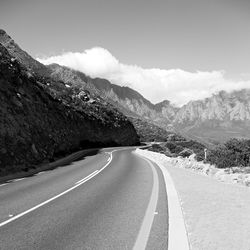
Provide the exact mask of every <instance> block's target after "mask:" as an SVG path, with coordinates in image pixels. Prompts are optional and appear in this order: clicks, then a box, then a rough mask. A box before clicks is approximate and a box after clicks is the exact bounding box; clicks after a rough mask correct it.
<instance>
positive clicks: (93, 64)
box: [38, 47, 250, 106]
mask: <svg viewBox="0 0 250 250" xmlns="http://www.w3.org/2000/svg"><path fill="white" fill-rule="evenodd" d="M38 60H39V61H40V62H42V63H44V64H51V63H58V64H60V65H64V66H68V67H70V68H73V69H75V70H79V71H82V72H83V73H85V74H87V75H89V76H91V77H102V78H106V79H108V80H110V81H111V82H112V83H114V84H118V85H121V86H129V87H131V88H133V89H135V90H137V91H138V92H140V93H141V94H142V95H143V96H144V97H145V98H147V99H149V100H150V101H151V102H153V103H156V102H160V101H162V100H166V99H167V100H170V101H171V102H172V103H175V104H176V105H179V106H180V105H183V104H185V103H187V102H188V101H190V100H198V99H203V98H206V97H209V96H211V95H212V94H213V93H215V92H217V91H220V90H226V91H232V90H237V89H242V88H250V81H238V82H236V81H231V80H227V79H225V72H223V71H211V72H200V71H197V72H195V73H191V72H187V71H184V70H181V69H170V70H164V69H157V68H153V69H144V68H141V67H139V66H136V65H126V64H123V63H120V62H119V61H118V60H117V59H116V58H115V57H114V56H113V55H112V54H111V53H110V52H109V51H108V50H106V49H103V48H99V47H95V48H92V49H88V50H85V51H84V52H81V53H78V52H76V53H73V52H68V53H64V54H62V55H59V56H53V57H49V58H43V59H39V58H38Z"/></svg>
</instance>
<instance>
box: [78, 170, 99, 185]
mask: <svg viewBox="0 0 250 250" xmlns="http://www.w3.org/2000/svg"><path fill="white" fill-rule="evenodd" d="M96 172H99V170H96V171H94V172H93V173H91V174H89V175H88V176H86V177H84V178H83V179H81V180H80V181H78V182H76V183H75V184H78V183H80V182H82V181H85V180H86V179H91V178H92V176H93V175H95V174H96Z"/></svg>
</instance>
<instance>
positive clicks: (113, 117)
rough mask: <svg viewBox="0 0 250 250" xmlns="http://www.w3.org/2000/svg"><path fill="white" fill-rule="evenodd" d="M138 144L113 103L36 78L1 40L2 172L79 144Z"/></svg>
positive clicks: (30, 163)
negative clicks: (11, 53) (10, 52)
mask: <svg viewBox="0 0 250 250" xmlns="http://www.w3.org/2000/svg"><path fill="white" fill-rule="evenodd" d="M138 143H139V140H138V136H137V134H136V131H135V129H134V127H133V125H132V124H131V123H130V122H129V120H128V119H127V118H126V117H125V116H124V115H122V114H121V113H120V112H118V111H117V110H116V109H114V108H113V107H112V106H111V105H109V104H108V103H106V102H104V103H102V100H101V99H93V98H91V96H90V94H89V93H88V92H85V91H84V90H82V89H80V88H74V89H71V88H69V87H68V86H66V84H64V83H63V82H55V81H53V80H52V79H49V78H44V79H43V78H42V77H40V78H38V77H37V76H36V75H35V74H33V73H31V71H30V70H28V69H27V68H26V67H25V66H24V65H22V64H20V63H19V62H18V60H16V58H14V57H12V56H11V55H10V54H9V52H8V51H7V50H6V48H5V47H4V46H2V45H1V44H0V175H6V174H8V173H13V172H17V171H20V170H27V169H28V168H30V167H32V166H33V165H36V164H39V163H42V162H47V161H50V160H53V159H54V158H55V157H58V156H62V155H66V154H69V153H70V152H72V151H75V150H78V149H81V148H87V147H90V146H109V145H135V144H138Z"/></svg>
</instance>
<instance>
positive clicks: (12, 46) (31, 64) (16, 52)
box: [0, 29, 51, 76]
mask: <svg viewBox="0 0 250 250" xmlns="http://www.w3.org/2000/svg"><path fill="white" fill-rule="evenodd" d="M0 43H1V44H2V45H3V46H4V47H5V48H6V49H7V50H8V52H9V53H10V55H11V56H12V57H14V58H16V59H17V60H18V61H19V62H20V63H21V64H22V65H24V66H25V67H26V68H27V69H29V71H30V72H32V73H38V74H41V75H43V76H49V75H50V74H51V71H50V70H49V68H48V67H46V66H45V65H43V64H42V63H40V62H38V61H37V60H35V59H34V58H32V57H31V56H30V55H29V54H28V53H27V52H25V51H24V50H22V49H21V48H20V47H19V46H18V44H16V43H15V41H14V40H13V39H12V38H11V37H10V36H9V35H8V34H7V33H6V32H5V31H4V30H1V29H0Z"/></svg>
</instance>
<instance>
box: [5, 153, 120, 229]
mask: <svg viewBox="0 0 250 250" xmlns="http://www.w3.org/2000/svg"><path fill="white" fill-rule="evenodd" d="M115 151H118V150H113V151H111V152H110V153H109V154H110V160H109V161H108V162H107V163H106V164H105V165H104V166H103V167H102V168H101V169H100V170H99V171H98V172H97V173H95V174H94V175H92V176H91V177H90V178H88V179H86V180H83V181H82V182H80V183H78V184H76V185H75V186H73V187H71V188H69V189H67V190H65V191H64V192H62V193H60V194H58V195H56V196H54V197H52V198H50V199H48V200H46V201H44V202H42V203H40V204H38V205H36V206H34V207H32V208H30V209H28V210H26V211H24V212H22V213H20V214H17V215H15V216H13V217H11V218H10V219H8V220H6V221H3V222H1V223H0V227H2V226H4V225H6V224H9V223H10V222H12V221H14V220H17V219H18V218H20V217H22V216H24V215H26V214H28V213H30V212H32V211H34V210H36V209H38V208H39V207H42V206H44V205H46V204H48V203H50V202H51V201H53V200H55V199H57V198H59V197H61V196H63V195H65V194H67V193H69V192H70V191H72V190H74V189H76V188H77V187H79V186H81V185H82V184H84V183H85V182H87V181H88V180H90V179H92V178H93V177H94V176H95V175H97V174H99V173H100V172H101V171H103V170H104V169H105V168H106V167H107V166H108V165H109V164H110V162H111V161H112V158H113V157H112V153H113V152H115Z"/></svg>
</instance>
